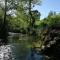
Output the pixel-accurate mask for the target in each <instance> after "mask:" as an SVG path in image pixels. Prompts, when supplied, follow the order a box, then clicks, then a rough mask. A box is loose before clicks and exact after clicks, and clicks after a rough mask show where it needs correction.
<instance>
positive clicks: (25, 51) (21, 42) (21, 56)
mask: <svg viewBox="0 0 60 60" xmlns="http://www.w3.org/2000/svg"><path fill="white" fill-rule="evenodd" d="M30 38H31V37H28V36H27V35H21V34H20V35H18V34H17V35H13V36H9V37H8V39H9V44H10V45H12V47H11V49H12V56H13V60H44V57H43V56H42V55H41V54H38V53H36V52H35V51H34V50H32V48H31V45H32V41H31V40H30Z"/></svg>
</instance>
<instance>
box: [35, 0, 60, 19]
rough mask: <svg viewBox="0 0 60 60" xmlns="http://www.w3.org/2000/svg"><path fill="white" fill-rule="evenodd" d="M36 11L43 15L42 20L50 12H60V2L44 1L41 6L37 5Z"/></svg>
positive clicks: (54, 0)
mask: <svg viewBox="0 0 60 60" xmlns="http://www.w3.org/2000/svg"><path fill="white" fill-rule="evenodd" d="M34 9H35V10H38V11H39V12H40V13H41V19H43V18H45V17H47V15H48V13H49V12H50V11H53V12H54V11H55V12H56V13H59V12H60V0H42V3H41V5H40V6H38V5H36V6H35V7H34Z"/></svg>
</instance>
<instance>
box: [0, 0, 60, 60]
mask: <svg viewBox="0 0 60 60" xmlns="http://www.w3.org/2000/svg"><path fill="white" fill-rule="evenodd" d="M2 2H3V3H2ZM35 5H41V1H40V0H5V1H4V0H3V1H2V0H1V2H0V45H3V44H8V39H7V37H8V36H9V32H13V33H21V34H27V35H28V36H32V37H33V38H34V40H32V42H33V47H32V48H33V49H36V48H39V49H40V51H41V53H42V54H43V55H44V56H45V58H46V60H60V41H59V40H60V13H56V12H53V11H50V12H49V14H48V16H47V17H45V18H44V19H40V16H41V13H40V12H39V11H38V10H33V8H34V7H35ZM37 42H38V43H40V45H39V47H36V46H35V45H36V43H37ZM37 50H38V49H37Z"/></svg>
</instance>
